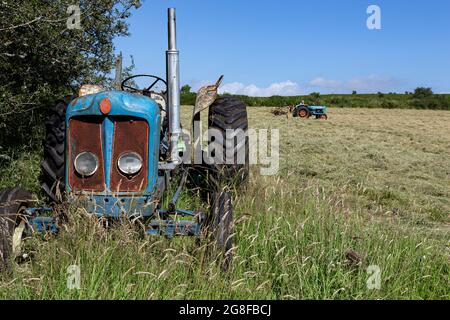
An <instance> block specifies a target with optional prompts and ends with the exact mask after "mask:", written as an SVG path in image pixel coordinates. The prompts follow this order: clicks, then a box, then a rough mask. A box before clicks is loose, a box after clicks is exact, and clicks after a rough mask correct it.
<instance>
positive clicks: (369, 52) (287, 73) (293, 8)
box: [115, 0, 450, 96]
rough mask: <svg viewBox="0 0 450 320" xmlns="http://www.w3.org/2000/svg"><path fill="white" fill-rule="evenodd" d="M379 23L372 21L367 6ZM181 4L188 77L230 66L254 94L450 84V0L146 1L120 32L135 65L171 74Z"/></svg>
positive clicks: (234, 88) (194, 82) (196, 82)
mask: <svg viewBox="0 0 450 320" xmlns="http://www.w3.org/2000/svg"><path fill="white" fill-rule="evenodd" d="M372 4H374V5H378V6H379V7H380V9H381V27H382V29H381V30H369V29H368V28H367V26H366V20H367V18H368V17H369V14H367V13H366V10H367V7H368V6H369V5H372ZM168 7H176V8H177V24H178V26H177V27H178V47H179V50H180V61H181V81H182V84H186V83H188V84H190V85H191V86H192V87H193V88H194V89H197V88H198V87H199V86H200V85H202V84H204V83H208V82H212V81H214V80H215V79H216V78H217V77H218V76H219V75H221V74H224V75H225V80H224V86H223V87H222V91H227V92H230V93H243V94H249V95H260V96H267V95H273V94H280V95H290V94H303V93H310V92H313V91H319V92H321V93H351V91H352V90H357V91H358V92H360V93H364V92H378V91H382V92H390V91H395V92H404V91H405V90H408V91H411V90H413V89H414V88H415V87H418V86H428V87H432V88H433V89H434V91H435V92H450V61H449V58H450V1H448V0H429V1H423V0H422V1H419V0H409V1H408V0H372V1H365V0H345V1H344V0H316V1H313V0H278V1H274V0H220V1H219V0H144V1H143V5H142V7H141V8H139V9H138V10H136V11H134V12H133V16H132V17H131V18H130V19H129V24H130V32H131V36H130V37H126V38H118V39H116V40H115V46H116V51H122V52H123V54H124V56H125V57H126V59H125V63H129V56H130V55H133V57H134V61H135V64H136V70H135V72H136V73H152V74H156V75H163V76H164V75H165V50H166V47H167V30H166V29H167V8H168Z"/></svg>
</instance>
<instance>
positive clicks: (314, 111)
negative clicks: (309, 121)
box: [292, 101, 328, 120]
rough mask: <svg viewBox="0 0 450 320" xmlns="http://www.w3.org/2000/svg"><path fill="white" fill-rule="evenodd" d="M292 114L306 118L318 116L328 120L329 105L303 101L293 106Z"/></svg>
mask: <svg viewBox="0 0 450 320" xmlns="http://www.w3.org/2000/svg"><path fill="white" fill-rule="evenodd" d="M292 116H293V117H299V118H305V119H306V118H309V117H316V119H322V120H327V119H328V116H327V107H325V106H309V105H307V104H305V103H304V102H303V101H302V102H301V103H300V104H298V105H296V106H294V107H293V109H292Z"/></svg>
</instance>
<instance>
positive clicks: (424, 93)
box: [413, 87, 434, 99]
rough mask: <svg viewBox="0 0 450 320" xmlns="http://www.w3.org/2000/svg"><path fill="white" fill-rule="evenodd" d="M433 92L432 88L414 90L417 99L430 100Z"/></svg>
mask: <svg viewBox="0 0 450 320" xmlns="http://www.w3.org/2000/svg"><path fill="white" fill-rule="evenodd" d="M433 94H434V93H433V90H432V89H431V88H424V87H419V88H416V89H415V90H414V93H413V97H414V98H416V99H423V98H428V97H431V96H432V95H433Z"/></svg>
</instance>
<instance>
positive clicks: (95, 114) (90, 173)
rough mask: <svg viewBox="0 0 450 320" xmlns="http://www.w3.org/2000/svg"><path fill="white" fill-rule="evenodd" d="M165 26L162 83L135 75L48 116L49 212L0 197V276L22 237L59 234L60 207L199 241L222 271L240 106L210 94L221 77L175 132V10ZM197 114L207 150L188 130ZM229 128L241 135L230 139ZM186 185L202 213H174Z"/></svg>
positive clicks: (21, 197)
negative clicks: (204, 119)
mask: <svg viewBox="0 0 450 320" xmlns="http://www.w3.org/2000/svg"><path fill="white" fill-rule="evenodd" d="M168 19H169V22H168V29H169V30H168V43H169V48H168V50H167V52H166V59H167V60H166V63H167V68H166V70H167V74H166V79H163V78H160V77H157V76H153V75H136V76H132V77H129V78H127V79H125V80H124V81H120V82H119V83H120V85H118V86H117V88H116V90H112V91H104V90H102V88H100V87H97V86H93V85H85V86H82V87H81V89H80V92H79V94H78V96H76V97H74V96H72V97H66V98H65V99H63V100H61V101H59V102H58V103H57V104H56V106H55V107H54V108H53V109H52V110H51V115H50V117H49V119H48V121H47V122H46V124H45V125H46V138H45V140H44V159H43V161H42V163H41V168H42V173H41V184H42V189H43V191H44V193H45V194H46V195H48V198H49V204H50V205H49V206H47V207H38V206H36V205H35V203H36V202H35V200H34V199H35V198H34V197H33V196H32V195H31V194H30V193H29V192H27V191H26V190H23V189H22V188H19V187H17V188H13V189H8V190H5V191H3V192H0V269H2V268H5V267H6V266H7V265H8V263H10V262H12V261H13V260H14V259H15V258H16V257H18V256H19V255H20V254H21V243H22V239H24V237H26V236H28V235H29V234H30V233H33V232H46V233H58V230H60V224H61V223H62V221H63V219H59V218H58V217H55V215H54V214H53V212H54V205H55V204H64V203H71V204H76V205H78V206H82V207H84V208H85V209H86V211H87V212H89V213H92V214H93V215H97V216H98V217H99V218H101V219H106V220H115V219H119V218H122V217H124V216H127V217H129V218H132V219H133V220H139V221H140V222H141V223H142V225H144V226H145V233H146V234H147V235H164V236H166V237H169V238H171V237H174V236H194V237H200V236H203V235H205V234H206V235H207V236H208V239H211V240H212V241H211V243H214V247H215V248H216V249H217V248H218V249H219V250H221V251H222V252H223V260H222V263H223V266H224V267H225V268H226V267H227V266H228V265H229V263H230V261H231V253H232V247H233V235H234V224H233V208H232V193H231V192H230V190H231V189H232V186H235V185H236V184H242V182H245V181H246V179H247V177H248V170H249V167H248V152H249V151H248V137H247V133H246V132H247V129H248V121H247V110H246V105H245V104H244V103H243V102H241V101H240V100H238V99H237V98H234V97H220V98H218V97H217V90H218V87H219V85H220V83H221V81H222V77H221V78H220V79H219V80H218V81H217V83H216V84H214V85H211V86H206V87H203V88H201V89H200V90H199V92H198V95H197V99H196V104H195V107H194V112H193V115H192V128H191V132H194V136H193V137H192V136H190V137H189V136H188V135H187V134H186V133H185V130H182V128H181V122H180V112H181V110H180V82H179V52H178V50H177V47H176V29H175V28H176V26H175V9H173V8H170V9H169V10H168ZM116 72H117V70H116ZM117 78H120V76H119V77H116V79H117ZM145 79H147V80H150V84H149V85H148V86H145V88H143V89H140V88H138V86H137V85H136V83H137V82H138V81H142V80H145ZM120 80H122V79H120ZM157 88H159V89H157ZM205 109H209V114H208V128H209V131H208V134H209V141H208V143H209V144H208V148H207V149H206V150H205V149H202V148H201V143H200V142H199V141H198V140H199V139H197V138H198V137H199V136H201V135H199V134H198V133H197V134H196V133H195V132H196V131H197V130H195V129H196V128H195V127H196V126H198V121H199V120H200V112H201V111H203V110H205ZM228 130H236V131H239V132H244V133H245V134H244V135H232V136H231V137H229V136H228V135H226V134H225V133H226V132H228ZM210 131H211V132H212V133H211V134H210V133H209V132H210ZM186 137H187V138H186ZM230 152H231V154H232V156H233V157H232V158H233V159H232V160H233V161H230V157H229V156H230ZM225 155H226V157H225ZM238 158H239V159H240V161H238V160H239V159H238ZM186 187H189V188H200V191H201V192H199V194H201V195H202V200H204V203H205V207H206V208H208V209H206V210H199V208H180V207H179V206H178V205H177V201H178V199H179V198H180V195H181V193H182V192H183V190H184V189H185V188H186Z"/></svg>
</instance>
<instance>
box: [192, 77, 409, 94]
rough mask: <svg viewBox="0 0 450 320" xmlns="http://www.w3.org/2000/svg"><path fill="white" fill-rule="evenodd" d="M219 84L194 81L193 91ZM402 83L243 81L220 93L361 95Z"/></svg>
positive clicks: (374, 79) (363, 79) (389, 80)
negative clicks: (266, 85)
mask: <svg viewBox="0 0 450 320" xmlns="http://www.w3.org/2000/svg"><path fill="white" fill-rule="evenodd" d="M214 82H215V81H204V80H202V81H199V80H191V81H190V82H189V84H190V85H191V87H192V91H194V92H196V91H198V89H199V88H200V87H201V86H204V85H211V84H213V83H214ZM399 85H402V83H401V82H400V81H398V80H396V79H394V78H391V77H382V76H376V75H369V76H364V77H355V78H353V79H350V80H334V79H328V78H325V77H317V78H314V79H312V80H310V81H308V82H306V83H305V84H302V85H300V84H299V83H297V82H294V81H291V80H286V81H282V82H275V83H272V84H271V85H269V86H268V87H258V86H257V85H255V84H248V85H247V84H243V83H241V82H230V83H225V84H223V85H222V86H221V87H220V88H219V93H221V94H223V93H229V94H237V95H247V96H253V97H270V96H276V95H279V96H296V95H304V94H309V93H311V92H314V91H318V92H320V93H323V94H327V93H351V92H352V91H353V90H356V91H358V93H372V92H378V91H381V92H386V91H395V90H396V89H398V87H399Z"/></svg>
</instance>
